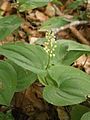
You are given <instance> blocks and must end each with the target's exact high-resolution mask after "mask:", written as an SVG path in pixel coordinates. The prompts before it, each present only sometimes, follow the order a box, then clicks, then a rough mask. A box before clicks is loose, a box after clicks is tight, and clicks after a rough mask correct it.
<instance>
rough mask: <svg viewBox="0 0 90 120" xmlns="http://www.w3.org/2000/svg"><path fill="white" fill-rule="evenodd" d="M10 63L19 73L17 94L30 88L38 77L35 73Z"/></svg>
mask: <svg viewBox="0 0 90 120" xmlns="http://www.w3.org/2000/svg"><path fill="white" fill-rule="evenodd" d="M8 62H9V63H10V64H11V65H12V66H13V67H14V69H15V71H16V73H17V88H16V91H17V92H19V91H22V90H24V89H26V88H28V87H29V86H30V85H31V84H32V83H33V82H35V80H36V79H37V75H36V74H34V73H33V72H31V71H29V70H26V69H24V68H22V67H20V66H18V65H16V64H15V63H13V62H11V61H8Z"/></svg>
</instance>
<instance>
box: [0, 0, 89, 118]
mask: <svg viewBox="0 0 90 120" xmlns="http://www.w3.org/2000/svg"><path fill="white" fill-rule="evenodd" d="M20 1H21V3H20V6H22V5H25V3H23V2H24V1H23V0H20ZM39 2H41V0H40V1H39ZM35 3H36V1H34V4H33V5H34V6H33V7H34V8H36V7H38V6H36V4H35ZM43 3H44V2H41V5H42V4H43ZM45 4H46V2H45ZM41 5H40V6H41ZM22 23H23V21H22V19H21V18H19V17H17V16H15V15H11V16H7V17H3V18H1V19H0V40H3V39H4V38H5V37H6V36H8V35H9V34H11V33H12V32H13V31H14V30H16V29H17V28H18V27H19V26H20V25H21V24H22ZM52 23H53V24H52ZM68 23H70V21H67V20H66V19H64V18H62V17H56V18H55V17H54V18H51V19H50V20H48V21H46V23H44V24H43V25H42V27H41V29H47V28H49V31H47V32H46V37H45V42H44V43H43V46H41V45H39V44H37V45H31V44H27V43H20V42H19V43H18V42H15V43H7V44H3V45H2V46H0V55H3V56H5V58H4V60H1V61H0V104H1V105H4V106H10V103H11V100H12V98H13V95H14V93H15V92H20V91H23V90H25V89H27V88H28V87H29V86H30V85H32V83H34V82H35V81H36V80H37V79H38V81H39V82H40V83H42V84H43V85H44V89H43V98H44V99H45V100H46V101H47V102H48V103H51V104H53V105H56V106H67V105H74V104H78V103H82V102H83V101H85V100H86V99H87V96H88V95H90V75H87V74H86V73H84V72H83V71H81V70H79V69H77V68H74V67H72V66H71V65H72V63H73V62H74V61H75V60H76V59H77V58H79V57H80V56H81V55H83V54H87V55H89V54H90V47H89V46H87V45H82V44H79V43H76V42H74V41H71V40H57V41H56V40H55V35H54V33H53V32H52V31H50V29H51V28H52V27H57V26H58V27H60V26H63V25H66V24H68ZM42 40H43V39H42ZM86 112H87V111H86ZM87 115H88V116H89V113H86V114H85V115H83V116H82V118H81V120H86V119H88V118H86V116H87ZM5 116H6V118H7V120H8V119H9V120H10V119H11V120H12V119H13V118H12V117H11V113H10V112H7V115H5V114H3V113H0V117H2V119H4V117H5Z"/></svg>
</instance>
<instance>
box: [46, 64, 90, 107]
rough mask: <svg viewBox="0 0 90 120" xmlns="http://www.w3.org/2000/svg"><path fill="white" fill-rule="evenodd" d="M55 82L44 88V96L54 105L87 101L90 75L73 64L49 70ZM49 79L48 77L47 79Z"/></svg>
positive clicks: (89, 91)
mask: <svg viewBox="0 0 90 120" xmlns="http://www.w3.org/2000/svg"><path fill="white" fill-rule="evenodd" d="M48 73H49V75H50V77H51V78H52V79H53V81H54V83H55V82H56V83H57V84H55V85H52V84H50V82H49V83H48V85H47V86H46V87H45V89H44V98H45V99H46V100H47V101H48V102H49V103H53V104H54V105H60V106H65V105H72V104H77V103H80V102H82V101H85V99H86V96H87V95H88V94H89V93H90V76H89V75H87V74H85V73H84V72H82V71H80V70H78V69H76V68H73V67H71V66H64V65H58V66H54V67H51V68H50V69H49V70H48ZM46 80H47V81H48V78H47V79H46Z"/></svg>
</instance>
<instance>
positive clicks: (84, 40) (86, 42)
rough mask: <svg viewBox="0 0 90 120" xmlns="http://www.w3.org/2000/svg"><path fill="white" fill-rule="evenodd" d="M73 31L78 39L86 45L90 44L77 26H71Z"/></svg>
mask: <svg viewBox="0 0 90 120" xmlns="http://www.w3.org/2000/svg"><path fill="white" fill-rule="evenodd" d="M69 28H70V30H71V32H72V33H73V34H74V35H75V36H76V37H77V38H78V40H79V41H80V42H81V43H83V44H86V45H90V43H89V42H88V41H87V40H86V39H85V38H84V37H83V35H82V34H80V32H79V31H78V30H77V29H76V28H75V27H72V26H71V27H69Z"/></svg>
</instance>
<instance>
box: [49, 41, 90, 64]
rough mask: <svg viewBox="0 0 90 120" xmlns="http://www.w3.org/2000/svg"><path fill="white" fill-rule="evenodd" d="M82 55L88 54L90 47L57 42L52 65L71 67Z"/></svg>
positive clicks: (71, 42)
mask: <svg viewBox="0 0 90 120" xmlns="http://www.w3.org/2000/svg"><path fill="white" fill-rule="evenodd" d="M83 54H90V47H89V46H87V45H83V44H80V43H77V42H75V41H71V40H60V41H58V42H57V47H56V49H55V57H54V58H53V60H52V61H51V62H52V64H59V63H62V64H66V65H71V64H72V63H73V62H74V61H75V60H76V59H78V58H79V57H80V56H81V55H83Z"/></svg>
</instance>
